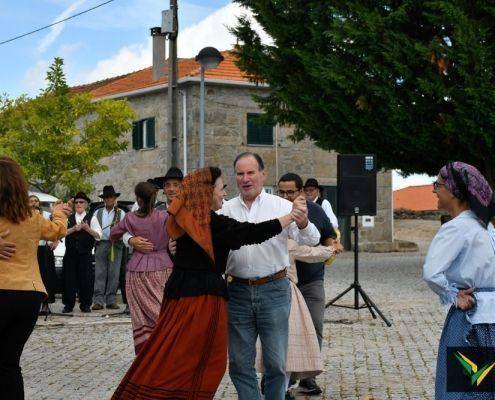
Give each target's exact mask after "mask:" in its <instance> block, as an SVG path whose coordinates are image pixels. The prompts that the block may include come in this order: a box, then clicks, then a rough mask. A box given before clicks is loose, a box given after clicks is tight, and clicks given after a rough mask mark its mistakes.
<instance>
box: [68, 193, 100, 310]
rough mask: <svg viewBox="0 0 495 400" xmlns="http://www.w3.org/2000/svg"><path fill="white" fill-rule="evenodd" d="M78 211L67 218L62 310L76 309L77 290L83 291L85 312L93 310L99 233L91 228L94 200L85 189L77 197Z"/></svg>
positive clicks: (75, 202)
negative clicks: (94, 274)
mask: <svg viewBox="0 0 495 400" xmlns="http://www.w3.org/2000/svg"><path fill="white" fill-rule="evenodd" d="M73 199H74V208H75V212H74V213H73V214H71V215H70V216H69V219H68V221H67V228H68V229H67V236H66V238H65V255H64V260H63V267H62V271H63V281H64V289H63V293H62V302H63V303H64V309H63V311H62V312H64V313H70V312H72V310H73V308H74V305H75V304H76V291H77V292H78V293H79V303H80V304H79V308H80V309H81V311H82V312H91V310H90V307H91V300H92V297H93V271H92V267H93V260H92V255H91V253H92V252H93V247H94V245H95V239H94V238H95V237H96V232H95V231H94V230H92V229H91V228H90V225H89V223H90V219H89V215H88V214H87V212H86V210H87V208H88V206H89V203H91V200H90V199H89V198H88V196H86V194H85V193H84V192H79V193H77V194H76V195H75V196H74V197H73Z"/></svg>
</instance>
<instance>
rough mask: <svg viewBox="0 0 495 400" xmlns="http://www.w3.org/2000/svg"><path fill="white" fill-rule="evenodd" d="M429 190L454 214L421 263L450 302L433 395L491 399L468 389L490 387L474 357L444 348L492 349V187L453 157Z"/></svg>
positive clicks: (494, 260)
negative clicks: (490, 228)
mask: <svg viewBox="0 0 495 400" xmlns="http://www.w3.org/2000/svg"><path fill="white" fill-rule="evenodd" d="M433 192H434V193H435V194H436V195H437V197H438V208H440V209H444V210H446V211H448V212H449V214H450V215H451V217H452V219H451V220H450V221H449V222H447V223H445V224H444V225H442V227H441V228H440V230H439V231H438V233H437V234H436V236H435V237H434V239H433V241H432V243H431V245H430V248H429V249H428V254H427V255H426V261H425V264H424V267H423V279H424V280H425V281H426V283H427V284H428V286H429V287H430V288H431V289H432V290H433V291H434V292H435V293H436V294H438V296H439V297H440V301H441V302H442V303H443V304H444V305H447V306H450V310H449V312H448V315H447V318H446V320H445V324H444V327H443V331H442V336H441V338H440V345H439V348H438V358H437V375H436V383H435V399H436V400H440V399H442V400H445V399H449V400H453V399H493V398H494V397H493V396H494V393H493V392H492V393H488V392H484V393H474V392H470V390H472V389H473V388H474V389H476V388H478V389H481V388H482V386H481V384H483V385H484V386H483V387H485V388H486V389H487V390H494V388H495V386H494V379H493V377H490V379H486V380H484V382H483V379H481V380H480V379H477V378H480V377H481V375H482V374H478V375H476V377H475V374H476V372H477V370H478V366H475V367H474V369H473V368H472V365H471V367H470V366H469V365H470V364H469V362H468V361H473V360H472V359H469V356H467V355H466V354H462V352H460V353H457V352H456V351H453V350H451V351H450V353H449V351H448V348H451V347H464V348H471V349H468V350H471V351H474V349H473V348H475V347H476V348H481V349H485V350H486V349H487V348H488V347H495V248H494V246H493V244H492V241H491V239H490V234H489V232H488V230H487V225H488V223H489V221H490V219H491V218H492V217H493V215H494V214H495V207H494V198H493V191H492V189H491V187H490V185H489V184H488V182H487V181H486V179H485V178H484V177H483V175H482V174H481V173H480V172H479V171H478V170H477V169H476V168H475V167H473V166H471V165H469V164H465V163H463V162H459V161H457V162H453V163H448V164H447V165H445V166H444V167H443V168H442V169H440V172H439V174H438V177H437V180H436V181H435V182H434V183H433ZM464 353H465V352H464ZM470 354H471V353H470ZM486 354H487V353H486V351H485V355H486ZM463 357H466V358H467V359H468V360H466V359H464V358H463ZM490 357H491V356H490ZM461 360H463V361H464V362H465V365H466V368H464V367H463V365H462V364H463V363H462V361H461ZM492 361H495V360H492ZM473 362H474V361H473ZM485 364H486V362H485V363H483V364H481V365H479V369H481V368H482V367H483V366H484V365H485ZM447 365H448V366H449V368H450V371H449V375H450V380H449V385H447ZM469 368H471V372H470V371H469ZM464 369H465V372H466V374H464V373H463V370H464ZM452 371H453V373H452ZM484 372H485V371H484ZM493 372H495V370H494V371H492V373H493ZM456 374H458V375H456ZM466 375H468V376H466ZM453 377H454V378H453ZM473 377H475V379H474V380H473ZM463 379H465V380H467V383H466V382H464V381H463ZM451 381H454V386H455V385H461V386H462V385H464V384H465V383H466V385H465V388H467V389H466V391H464V392H462V391H459V390H460V389H459V388H455V387H453V386H451ZM473 382H474V383H473ZM486 385H488V386H486ZM452 390H458V391H452Z"/></svg>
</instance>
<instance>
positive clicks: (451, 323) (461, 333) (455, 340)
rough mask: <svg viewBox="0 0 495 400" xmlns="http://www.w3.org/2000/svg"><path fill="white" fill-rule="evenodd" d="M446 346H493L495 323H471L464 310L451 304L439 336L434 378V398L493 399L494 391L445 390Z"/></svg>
mask: <svg viewBox="0 0 495 400" xmlns="http://www.w3.org/2000/svg"><path fill="white" fill-rule="evenodd" d="M447 347H495V324H476V325H471V324H470V323H469V322H468V320H467V318H466V312H465V311H462V310H461V309H459V308H456V307H454V306H452V307H451V308H450V310H449V313H448V314H447V318H446V319H445V324H444V326H443V330H442V336H441V337H440V344H439V346H438V356H437V373H436V380H435V400H468V399H469V400H471V399H472V400H489V399H490V400H494V399H495V393H489V392H480V393H468V392H447V362H448V360H447ZM466 379H468V378H467V377H466Z"/></svg>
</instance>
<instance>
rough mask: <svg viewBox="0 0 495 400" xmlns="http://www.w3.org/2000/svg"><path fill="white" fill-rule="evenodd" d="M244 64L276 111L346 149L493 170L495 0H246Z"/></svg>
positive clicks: (404, 164)
mask: <svg viewBox="0 0 495 400" xmlns="http://www.w3.org/2000/svg"><path fill="white" fill-rule="evenodd" d="M236 1H237V2H238V3H240V4H242V5H243V6H245V7H247V8H248V9H250V10H251V11H252V12H253V14H254V17H255V19H256V20H257V21H258V22H259V24H260V25H261V27H262V28H263V29H264V30H265V31H266V33H268V34H269V35H270V36H271V38H272V39H273V41H272V42H271V43H268V44H266V43H262V41H261V40H260V37H259V35H258V34H257V33H256V32H255V30H254V29H253V27H252V25H251V23H250V21H249V19H248V18H245V17H241V18H239V19H238V22H237V25H236V26H235V27H234V28H232V31H233V32H234V34H235V35H236V37H237V39H238V45H237V46H236V51H237V53H238V56H239V60H238V65H239V66H240V67H241V69H243V70H245V71H246V72H247V73H248V74H249V75H250V76H251V77H252V79H253V80H254V81H257V82H265V83H268V84H269V85H270V87H271V94H270V95H269V96H267V97H263V98H261V97H258V98H257V100H258V102H259V104H260V105H261V107H262V108H263V109H264V110H265V111H266V113H267V114H268V117H270V118H273V119H275V120H276V121H278V122H279V123H282V124H292V125H294V126H295V127H296V131H295V134H294V137H295V139H302V138H304V137H310V138H312V139H314V140H315V141H316V144H317V145H318V146H320V147H322V148H325V149H334V150H336V151H338V152H340V153H368V152H369V153H377V154H378V160H379V163H380V164H381V166H383V167H386V168H398V169H401V170H402V171H404V172H405V173H414V172H424V173H429V174H436V173H437V172H438V169H439V167H440V166H441V165H443V164H444V163H446V162H447V161H448V160H462V161H465V162H468V163H471V164H473V165H475V166H477V167H479V168H480V170H481V171H482V172H483V173H485V174H486V176H487V177H488V179H489V180H490V181H491V182H492V183H493V182H495V140H494V139H495V135H494V134H495V77H494V66H495V35H494V33H495V2H494V1H486V0H472V1H461V0H449V1H425V0H423V1H421V0H405V1H393V0H389V1H363V0H341V1H339V0H291V1H283V0H236Z"/></svg>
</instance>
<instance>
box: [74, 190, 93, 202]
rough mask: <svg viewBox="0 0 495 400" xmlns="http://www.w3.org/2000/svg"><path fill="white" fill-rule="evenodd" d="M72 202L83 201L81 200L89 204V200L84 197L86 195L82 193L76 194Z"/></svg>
mask: <svg viewBox="0 0 495 400" xmlns="http://www.w3.org/2000/svg"><path fill="white" fill-rule="evenodd" d="M73 199H74V201H76V200H77V199H83V200H86V201H87V202H88V203H91V200H90V199H89V197H88V196H86V193H84V192H78V193H77V194H76V195H75V196H74V197H73Z"/></svg>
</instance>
